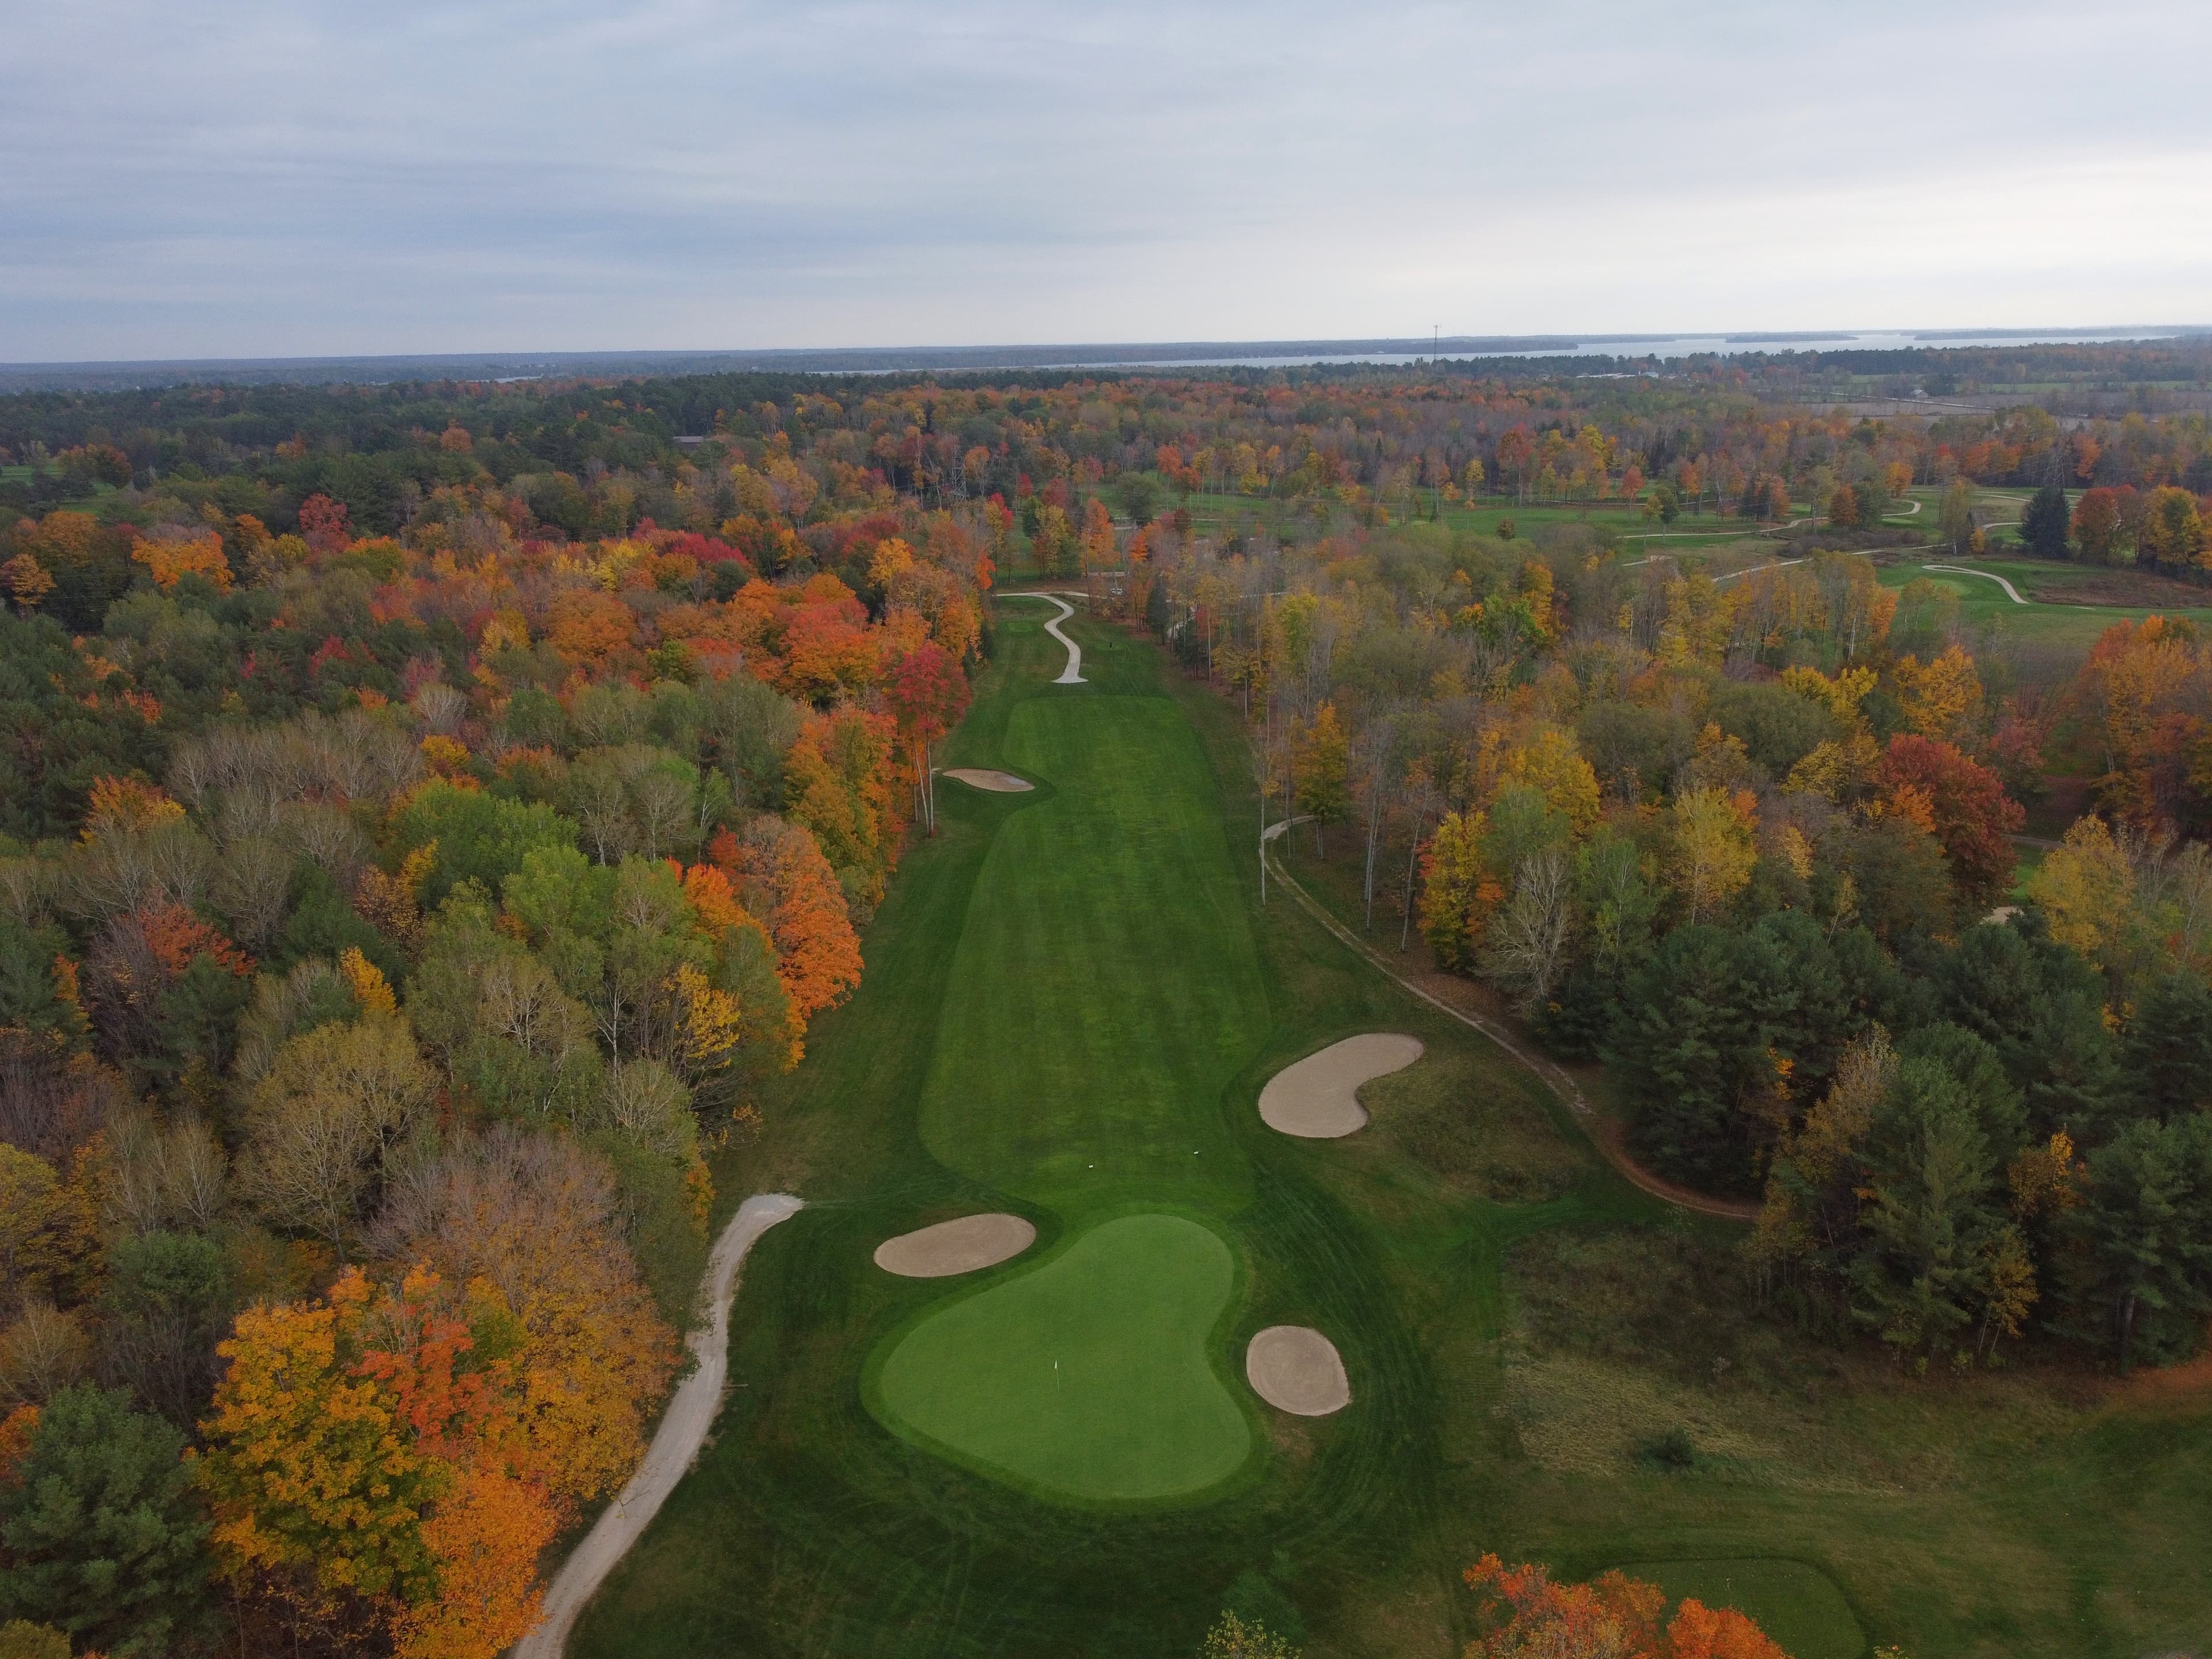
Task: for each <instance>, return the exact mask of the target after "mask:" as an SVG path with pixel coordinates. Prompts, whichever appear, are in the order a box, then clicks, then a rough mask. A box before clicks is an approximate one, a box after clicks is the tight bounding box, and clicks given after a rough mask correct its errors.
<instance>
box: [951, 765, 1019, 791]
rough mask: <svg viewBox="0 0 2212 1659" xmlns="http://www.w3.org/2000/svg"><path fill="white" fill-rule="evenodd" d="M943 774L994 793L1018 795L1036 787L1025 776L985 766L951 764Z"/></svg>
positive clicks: (972, 786)
mask: <svg viewBox="0 0 2212 1659" xmlns="http://www.w3.org/2000/svg"><path fill="white" fill-rule="evenodd" d="M945 776H946V777H948V778H957V779H958V780H959V781H961V782H962V783H964V784H966V785H967V786H968V787H969V788H970V789H987V790H989V791H990V792H991V793H993V794H994V795H1019V794H1024V793H1027V792H1028V791H1030V790H1031V789H1034V788H1036V785H1035V784H1033V783H1031V782H1030V781H1029V780H1028V779H1027V778H1018V777H1016V776H1015V775H1013V774H1012V772H994V771H993V770H991V769H990V768H988V767H987V766H952V767H947V768H946V769H945Z"/></svg>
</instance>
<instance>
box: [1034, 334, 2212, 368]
mask: <svg viewBox="0 0 2212 1659" xmlns="http://www.w3.org/2000/svg"><path fill="white" fill-rule="evenodd" d="M2184 332H2190V333H2195V332H2197V331H2195V330H2189V331H2184V330H2179V329H2172V328H2166V329H2157V328H2122V329H2075V330H2064V329H2054V330H2051V331H2049V332H2047V333H2045V332H2033V333H2031V332H2021V333H2015V334H1968V333H1960V332H1954V331H1948V330H1942V329H1936V330H1929V331H1924V332H1918V333H1899V332H1896V331H1889V330H1875V329H1869V330H1863V331H1857V332H1854V331H1847V330H1841V329H1839V330H1838V331H1836V332H1835V333H1833V334H1812V333H1792V334H1768V335H1763V336H1762V335H1757V334H1654V335H1648V336H1643V337H1627V336H1622V335H1594V336H1592V337H1589V338H1588V339H1584V340H1578V341H1577V343H1575V344H1573V345H1571V346H1559V345H1549V344H1547V345H1543V346H1529V347H1527V348H1522V349H1514V348H1510V347H1506V348H1495V349H1486V350H1481V351H1454V350H1452V349H1450V348H1449V347H1446V348H1444V349H1443V350H1441V351H1438V352H1435V353H1430V352H1425V351H1421V352H1382V351H1377V352H1335V353H1322V354H1317V355H1314V356H1294V357H1229V356H1222V357H1174V358H1151V359H1144V360H1137V359H1127V360H1123V361H1121V362H1052V363H1039V364H1037V365H1036V367H1037V368H1308V367H1310V366H1312V365H1314V364H1316V363H1384V364H1392V365H1402V364H1407V363H1425V362H1430V361H1431V358H1432V357H1433V358H1434V360H1436V361H1438V362H1474V361H1477V360H1479V359H1482V358H1488V357H1662V358H1673V357H1692V356H1699V354H1701V353H1711V354H1713V355H1715V356H1723V357H1727V356H1735V355H1737V354H1738V353H1741V352H1749V351H1765V352H1783V351H1911V350H1930V349H1956V348H1959V347H1965V346H2026V345H2081V344H2088V343H2110V342H2112V341H2116V340H2171V339H2175V338H2178V337H2179V336H2180V335H2181V334H2182V333H2184Z"/></svg>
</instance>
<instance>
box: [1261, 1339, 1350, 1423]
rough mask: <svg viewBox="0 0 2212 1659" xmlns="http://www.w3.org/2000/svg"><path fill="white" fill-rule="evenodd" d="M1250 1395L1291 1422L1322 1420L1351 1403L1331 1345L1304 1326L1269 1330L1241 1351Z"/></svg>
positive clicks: (1340, 1362)
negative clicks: (1265, 1402)
mask: <svg viewBox="0 0 2212 1659" xmlns="http://www.w3.org/2000/svg"><path fill="white" fill-rule="evenodd" d="M1244 1375H1245V1376H1247V1377H1248V1378H1249V1379H1250V1381H1251V1383H1252V1392H1253V1393H1255V1394H1256V1395H1259V1396H1260V1398H1261V1399H1262V1400H1264V1401H1267V1403H1268V1404H1269V1405H1270V1406H1273V1407H1275V1409H1276V1410H1278V1411H1285V1412H1288V1413H1291V1415H1292V1416H1293V1417H1327V1416H1328V1414H1329V1413H1331V1412H1340V1411H1342V1410H1343V1409H1344V1408H1345V1407H1346V1406H1349V1405H1350V1404H1351V1403H1352V1383H1351V1381H1350V1379H1349V1378H1347V1377H1346V1376H1345V1374H1344V1361H1343V1359H1342V1358H1341V1357H1340V1356H1339V1355H1338V1353H1337V1352H1336V1344H1335V1343H1334V1342H1332V1341H1330V1340H1328V1338H1327V1337H1325V1336H1323V1335H1322V1334H1321V1333H1320V1332H1319V1331H1316V1330H1314V1329H1311V1328H1309V1327H1307V1326H1304V1325H1270V1326H1268V1327H1267V1329H1266V1330H1264V1331H1261V1333H1260V1334H1258V1335H1257V1336H1255V1337H1254V1338H1253V1339H1252V1343H1251V1346H1249V1347H1248V1348H1246V1349H1245V1350H1244Z"/></svg>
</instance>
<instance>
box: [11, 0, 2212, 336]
mask: <svg viewBox="0 0 2212 1659" xmlns="http://www.w3.org/2000/svg"><path fill="white" fill-rule="evenodd" d="M2208 59H2212V4H2209V3H2207V0H2107V3H2103V4H2100V5H2097V6H2094V7H2087V6H2083V5H2082V4H2081V3H2080V0H2066V3H2063V4H2059V3H2040V0H1849V3H1837V0H1579V3H1575V4H1571V5H1566V4H1547V3H1540V0H1520V3H1515V4H1510V5H1507V4H1499V3H1493V0H1470V3H1462V4H1455V5H1414V4H1405V3H1400V0H1364V3H1357V4H1344V3H1332V4H1328V5H1309V4H1304V3H1295V0H1293V3H1284V0H1277V3H1270V4H1266V5H1257V4H1254V5H1246V4H1207V3H1205V0H1195V3H1194V0H1177V3H1172V4H1170V3H1153V0H1137V3H1130V0H1106V3H1099V0H1092V3H1088V4H1056V3H1050V0H1025V3H1013V0H934V3H931V4H927V5H919V4H917V5H903V6H901V5H890V4H870V3H855V4H832V5H818V4H811V3H805V0H774V3H763V4H752V3H738V0H593V3H573V0H437V3H416V0H343V3H331V0H224V3H222V4H221V5H215V6H190V5H178V4H176V3H175V0H158V3H157V0H67V3H62V4H47V5H33V4H31V3H29V0H19V3H15V4H11V5H9V6H7V7H6V8H5V9H4V10H0V145H4V148H0V155H4V156H5V157H6V161H5V164H4V165H0V359H9V360H15V361H23V360H55V359H74V358H98V357H186V356H285V355H307V354H314V355H320V354H352V353H367V352H387V351H390V352H399V351H467V350H498V351H517V350H530V349H549V350H550V349H571V350H587V349H656V348H666V349H707V348H738V347H756V348H757V347H766V346H832V345H879V344H972V343H998V342H1009V341H1020V342H1030V341H1115V340H1189V339H1253V338H1267V337H1278V338H1280V337H1346V336H1351V337H1368V336H1386V335H1408V334H1413V333H1425V332H1426V331H1428V329H1429V328H1430V326H1431V325H1441V326H1442V327H1443V330H1444V331H1445V332H1447V333H1453V332H1460V333H1480V334H1491V333H1536V332H1550V331H1564V332H1575V331H1584V332H1595V331H1605V332H1622V331H1647V330H1655V331H1666V332H1686V331H1699V330H1706V329H1730V330H1744V329H1761V328H1773V329H1795V328H1814V327H1826V326H1832V325H1842V326H1869V327H1871V326H1887V325H1901V326H1921V327H1946V326H1963V327H1983V326H2002V325H2016V326H2029V325H2103V324H2129V323H2164V322H2205V321H2212V96H2208V94H2207V93H2206V90H2205V86H2204V80H2203V76H2204V66H2205V64H2206V63H2207V61H2208Z"/></svg>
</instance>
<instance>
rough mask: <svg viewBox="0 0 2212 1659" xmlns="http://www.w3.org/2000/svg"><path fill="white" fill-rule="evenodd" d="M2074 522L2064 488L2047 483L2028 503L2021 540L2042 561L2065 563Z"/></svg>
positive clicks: (2021, 526) (2023, 518) (2021, 527)
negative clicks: (2068, 537) (2068, 534)
mask: <svg viewBox="0 0 2212 1659" xmlns="http://www.w3.org/2000/svg"><path fill="white" fill-rule="evenodd" d="M2072 522H2073V509H2072V508H2071V507H2068V506H2067V504H2066V489H2065V486H2064V485H2063V484H2059V483H2047V484H2045V485H2044V486H2043V488H2042V489H2039V490H2037V491H2036V492H2035V494H2034V495H2033V496H2031V497H2030V498H2029V499H2028V503H2027V511H2025V512H2024V513H2021V515H2020V538H2021V541H2022V542H2024V543H2025V544H2027V550H2028V551H2029V552H2031V553H2033V554H2034V555H2035V556H2036V557H2037V558H2039V559H2063V558H2064V557H2065V556H2066V536H2067V532H2068V530H2069V527H2070V526H2071V525H2072Z"/></svg>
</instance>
